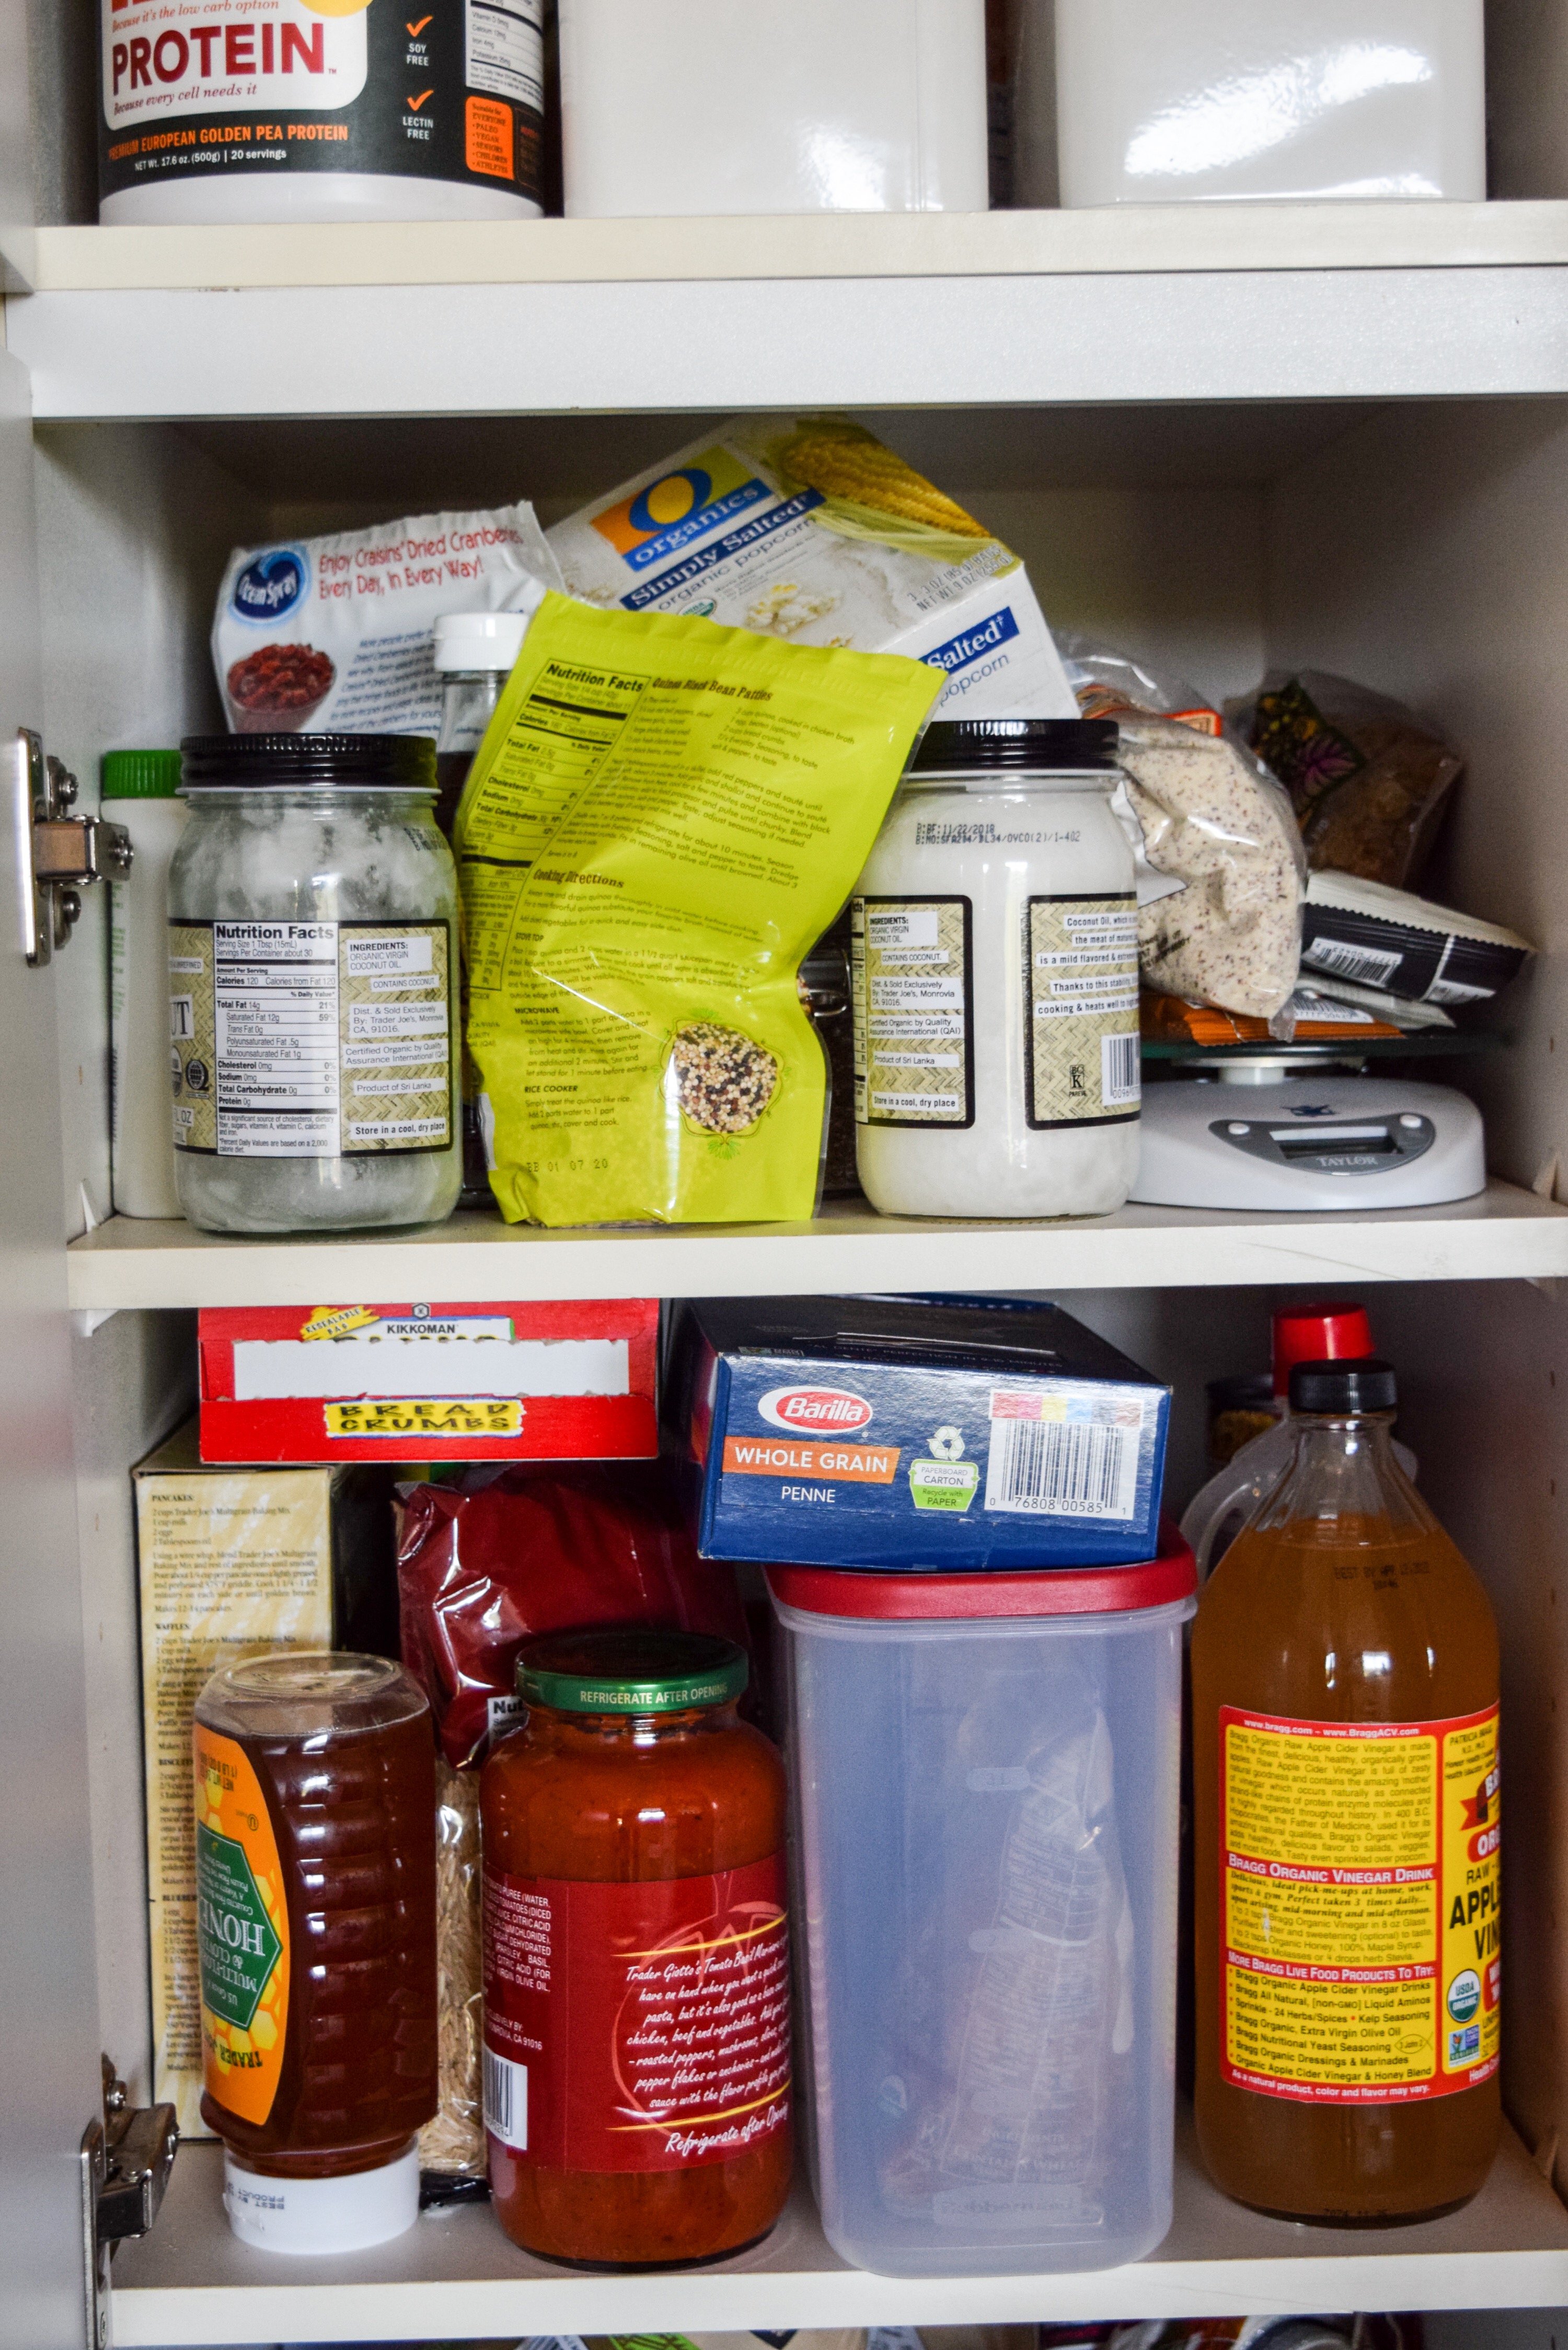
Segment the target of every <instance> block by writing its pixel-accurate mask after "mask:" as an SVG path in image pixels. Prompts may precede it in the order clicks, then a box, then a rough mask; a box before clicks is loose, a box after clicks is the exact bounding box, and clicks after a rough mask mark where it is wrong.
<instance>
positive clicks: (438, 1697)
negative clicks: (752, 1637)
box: [398, 1461, 748, 1771]
mask: <svg viewBox="0 0 1568 2350" xmlns="http://www.w3.org/2000/svg"><path fill="white" fill-rule="evenodd" d="M402 1503H403V1509H402V1524H401V1527H400V1536H399V1542H398V1604H399V1613H400V1621H401V1638H402V1651H403V1662H404V1664H405V1665H407V1667H408V1669H409V1670H410V1673H412V1675H413V1677H414V1679H416V1680H417V1681H418V1682H419V1684H420V1687H421V1689H422V1690H424V1692H425V1695H426V1696H427V1697H428V1698H429V1700H430V1703H431V1712H432V1713H433V1714H434V1716H435V1723H436V1735H437V1737H438V1739H439V1740H440V1742H441V1752H442V1753H443V1754H444V1755H445V1757H446V1759H447V1761H448V1762H449V1763H451V1764H452V1768H453V1770H455V1771H461V1770H464V1769H466V1768H470V1767H472V1766H473V1765H474V1764H476V1763H480V1762H482V1761H483V1757H484V1752H485V1748H486V1747H487V1745H488V1744H489V1742H490V1739H491V1736H492V1734H493V1732H494V1731H498V1730H501V1729H504V1727H505V1726H506V1725H507V1724H508V1723H509V1722H510V1721H514V1719H515V1718H516V1715H517V1714H518V1712H519V1711H521V1708H520V1706H519V1703H518V1700H517V1698H516V1695H515V1687H514V1674H515V1671H516V1665H517V1651H518V1649H519V1648H521V1647H522V1645H523V1643H524V1640H526V1639H528V1638H531V1637H532V1636H533V1635H534V1634H535V1632H556V1631H562V1630H566V1629H568V1628H570V1627H575V1626H576V1625H579V1624H659V1625H670V1626H675V1627H680V1629H681V1630H684V1631H691V1632H717V1633H719V1634H721V1635H722V1637H723V1638H725V1639H729V1640H738V1641H739V1642H741V1644H742V1646H746V1645H748V1643H747V1635H746V1618H745V1614H744V1611H743V1609H742V1606H741V1602H740V1598H739V1596H738V1594H737V1592H736V1589H735V1578H734V1573H733V1570H732V1568H731V1567H728V1566H725V1565H720V1564H718V1563H717V1562H715V1561H713V1560H711V1559H704V1558H699V1557H698V1555H697V1552H696V1548H695V1545H694V1544H693V1543H692V1541H691V1535H690V1534H689V1533H688V1532H687V1530H686V1526H685V1523H684V1521H683V1519H682V1518H681V1516H680V1513H679V1511H678V1510H677V1508H676V1506H675V1504H674V1503H673V1501H672V1499H671V1497H670V1493H669V1491H668V1489H667V1487H666V1485H665V1482H664V1479H663V1474H662V1472H661V1471H659V1468H658V1467H657V1466H656V1465H654V1464H652V1463H649V1464H648V1465H647V1466H643V1465H640V1464H639V1463H636V1462H613V1461H612V1462H599V1461H595V1462H592V1463H587V1464H585V1465H584V1466H583V1467H581V1468H576V1467H561V1468H549V1469H543V1468H533V1467H525V1466H521V1465H520V1466H518V1467H516V1468H508V1469H504V1470H502V1471H500V1472H499V1474H496V1473H494V1472H492V1471H484V1470H473V1471H468V1472H467V1473H466V1475H465V1476H464V1478H463V1479H462V1481H461V1482H459V1483H458V1484H456V1485H416V1486H414V1487H412V1488H411V1489H410V1488H405V1489H404V1490H403V1494H402Z"/></svg>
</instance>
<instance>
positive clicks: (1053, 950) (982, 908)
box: [851, 718, 1140, 1217]
mask: <svg viewBox="0 0 1568 2350" xmlns="http://www.w3.org/2000/svg"><path fill="white" fill-rule="evenodd" d="M1116 743H1117V733H1116V726H1115V724H1114V723H1112V722H1110V721H1109V720H1102V719H1083V720H1079V719H1056V718H972V719H960V720H958V721H956V722H951V723H944V722H938V723H936V724H934V725H931V726H928V727H927V729H926V732H925V733H924V735H923V736H922V738H921V741H920V743H919V749H918V750H917V751H916V753H915V755H914V758H913V759H912V760H911V762H910V764H909V771H908V773H907V774H906V775H905V777H904V780H903V784H902V785H901V786H900V789H899V792H898V798H897V799H896V800H895V801H894V803H893V806H892V808H891V810H890V811H889V813H888V818H887V821H886V822H885V823H884V825H883V827H882V830H881V832H880V833H879V835H878V836H877V844H876V846H875V847H874V848H873V849H872V851H871V855H870V858H868V860H867V866H866V869H865V871H864V872H863V873H862V875H861V877H860V879H859V882H858V884H857V889H856V895H855V898H854V899H853V901H852V911H851V920H852V923H853V938H852V950H853V953H852V968H853V975H854V983H855V1088H856V1109H855V1115H856V1123H857V1133H856V1144H857V1148H856V1156H857V1162H858V1165H859V1170H860V1181H861V1185H862V1187H863V1189H864V1191H865V1192H866V1196H867V1199H868V1200H869V1201H871V1204H872V1206H873V1207H875V1208H878V1209H880V1210H881V1211H882V1213H883V1214H884V1215H905V1216H1027V1217H1033V1216H1092V1215H1105V1214H1107V1213H1109V1211H1111V1210H1112V1209H1115V1208H1119V1207H1120V1206H1121V1205H1122V1203H1123V1201H1125V1200H1126V1198H1127V1193H1128V1191H1130V1190H1131V1188H1132V1184H1133V1180H1134V1178H1135V1177H1136V1175H1137V1162H1138V1109H1139V1099H1140V1096H1139V1066H1138V1063H1139V1050H1140V1047H1139V1036H1138V977H1137V895H1136V885H1135V879H1134V869H1133V854H1132V850H1131V848H1130V847H1129V846H1128V844H1127V835H1126V834H1125V833H1124V832H1123V830H1122V827H1121V826H1120V825H1119V823H1118V822H1117V821H1116V816H1115V814H1114V813H1113V811H1112V807H1111V795H1112V793H1113V792H1114V791H1115V789H1116V783H1117V779H1118V770H1117V767H1116Z"/></svg>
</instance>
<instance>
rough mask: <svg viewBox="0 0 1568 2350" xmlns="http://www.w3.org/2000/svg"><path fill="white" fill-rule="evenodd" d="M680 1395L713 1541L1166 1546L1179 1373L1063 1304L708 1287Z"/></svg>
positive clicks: (809, 1551)
mask: <svg viewBox="0 0 1568 2350" xmlns="http://www.w3.org/2000/svg"><path fill="white" fill-rule="evenodd" d="M667 1394H668V1397H669V1406H670V1423H671V1433H672V1437H673V1440H674V1444H675V1448H676V1451H677V1452H678V1455H679V1456H680V1459H681V1461H682V1462H683V1464H684V1466H683V1476H684V1481H685V1486H686V1491H687V1494H688V1499H689V1505H690V1508H691V1515H692V1520H693V1525H694V1530H695V1533H696V1536H697V1544H698V1548H699V1549H700V1550H701V1552H702V1553H703V1555H704V1556H706V1557H710V1558H733V1559H742V1558H744V1559H762V1560H764V1561H777V1560H789V1561H792V1562H794V1561H798V1562H799V1563H801V1564H803V1565H815V1566H847V1567H886V1568H889V1569H898V1570H901V1571H905V1572H907V1571H909V1570H910V1569H916V1570H919V1569H929V1570H930V1571H932V1572H941V1571H944V1570H945V1571H947V1572H950V1573H951V1572H959V1573H961V1572H963V1571H965V1570H967V1569H971V1568H980V1567H987V1566H1002V1565H1008V1566H1097V1565H1127V1564H1130V1563H1132V1562H1135V1561H1137V1560H1139V1559H1145V1558H1152V1557H1153V1556H1154V1555H1155V1554H1156V1551H1157V1548H1158V1519H1159V1498H1160V1488H1161V1484H1162V1482H1163V1480H1164V1471H1165V1446H1166V1433H1167V1428H1168V1419H1169V1411H1170V1390H1169V1388H1166V1387H1162V1386H1161V1385H1160V1384H1159V1382H1158V1380H1156V1379H1152V1378H1150V1377H1149V1376H1148V1374H1147V1371H1140V1370H1139V1369H1138V1367H1137V1364H1136V1363H1131V1362H1129V1361H1128V1360H1127V1357H1126V1356H1125V1355H1122V1354H1119V1353H1118V1352H1117V1350H1116V1347H1112V1346H1109V1345H1107V1344H1106V1340H1105V1339H1103V1338H1098V1337H1096V1336H1095V1333H1094V1332H1093V1331H1092V1330H1087V1329H1085V1327H1084V1326H1083V1324H1082V1323H1081V1322H1075V1321H1074V1320H1073V1319H1072V1317H1071V1316H1070V1315H1066V1314H1064V1313H1062V1312H1060V1311H1059V1309H1058V1308H1056V1307H1055V1306H1053V1305H1033V1304H1023V1303H1019V1304H1013V1303H1012V1301H1006V1302H1002V1301H996V1302H991V1301H975V1302H973V1303H962V1304H959V1303H944V1302H941V1301H939V1300H935V1299H932V1300H923V1299H918V1298H909V1299H902V1298H887V1297H869V1298H857V1297H822V1298H815V1297H791V1298H774V1299H758V1300H748V1301H745V1302H744V1303H740V1302H735V1301H732V1300H728V1299H705V1300H701V1301H693V1302H692V1303H691V1304H689V1305H686V1306H684V1307H683V1308H681V1309H680V1314H679V1315H678V1318H677V1320H676V1323H675V1325H674V1327H673V1331H672V1334H671V1353H670V1378H669V1381H668V1387H667Z"/></svg>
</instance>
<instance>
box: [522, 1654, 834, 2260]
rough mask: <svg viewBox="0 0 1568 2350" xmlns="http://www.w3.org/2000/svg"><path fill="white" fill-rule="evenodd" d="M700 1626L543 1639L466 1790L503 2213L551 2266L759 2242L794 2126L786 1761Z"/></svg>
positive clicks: (783, 2177)
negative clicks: (470, 1801)
mask: <svg viewBox="0 0 1568 2350" xmlns="http://www.w3.org/2000/svg"><path fill="white" fill-rule="evenodd" d="M747 1670H748V1668H747V1660H746V1657H745V1653H744V1651H743V1650H742V1649H741V1648H737V1647H735V1646H734V1645H733V1644H732V1642H730V1641H728V1640H721V1639H716V1638H711V1637H710V1636H709V1635H707V1634H703V1633H694V1632H665V1631H650V1630H644V1629H638V1628H631V1627H627V1628H624V1629H613V1630H600V1631H587V1632H558V1633H552V1634H550V1635H548V1636H546V1637H545V1638H540V1639H536V1640H532V1641H530V1642H529V1643H528V1644H527V1645H526V1646H525V1647H524V1649H523V1651H522V1654H521V1657H520V1659H519V1662H518V1668H517V1688H518V1693H519V1695H520V1696H521V1697H522V1699H523V1700H524V1703H525V1704H526V1706H527V1708H528V1713H527V1718H526V1721H524V1725H523V1727H522V1728H521V1729H520V1730H519V1731H516V1732H514V1734H513V1735H512V1736H511V1737H509V1738H507V1739H506V1740H505V1741H504V1742H503V1743H502V1744H501V1745H499V1746H498V1747H496V1748H495V1750H494V1751H493V1753H492V1755H491V1757H490V1760H489V1762H488V1763H486V1764H485V1766H484V1775H483V1782H482V1784H481V1790H480V1815H481V1827H482V1834H483V1849H484V1890H483V1917H484V2043H485V2044H484V2120H485V2130H486V2134H487V2137H488V2142H489V2149H490V2184H491V2190H492V2194H493V2199H494V2206H495V2211H496V2216H497V2218H498V2219H499V2220H500V2221H501V2224H502V2226H503V2227H504V2229H505V2230H506V2232H507V2234H508V2235H509V2236H510V2237H511V2238H512V2239H513V2241H514V2242H515V2243H518V2244H521V2245H523V2246H524V2249H525V2250H527V2251H531V2252H538V2253H543V2254H545V2256H546V2257H547V2258H549V2259H552V2260H558V2261H563V2262H569V2263H580V2264H583V2265H586V2266H591V2267H596V2268H597V2267H609V2268H644V2267H659V2266H663V2265H666V2264H675V2263H680V2264H683V2265H684V2264H687V2263H690V2262H694V2261H704V2260H713V2259H716V2258H718V2257H719V2256H721V2255H722V2254H724V2253H728V2252H732V2251H738V2250H740V2248H741V2247H742V2246H743V2245H746V2244H751V2243H754V2242H755V2241H756V2240H757V2239H758V2238H759V2237H760V2236H763V2235H764V2234H765V2233H766V2231H767V2230H768V2229H770V2228H771V2227H772V2226H773V2224H774V2220H776V2219H777V2218H778V2216H779V2213H780V2211H781V2210H783V2208H784V2199H785V2197H786V2196H787V2194H788V2192H789V2182H790V2164H791V2154H792V2140H791V2103H790V1987H789V1940H788V1922H787V1915H786V1908H785V1898H784V1767H783V1765H782V1763H781V1762H780V1760H779V1757H778V1755H777V1754H776V1752H774V1748H773V1747H772V1746H771V1745H770V1744H769V1742H768V1741H767V1740H766V1739H765V1738H764V1737H763V1735H762V1734H761V1732H760V1731H756V1730H753V1729H752V1728H751V1727H750V1726H749V1725H748V1724H746V1723H745V1722H742V1721H741V1719H740V1717H739V1715H738V1714H737V1713H736V1711H735V1706H736V1700H738V1699H739V1698H740V1697H741V1695H742V1692H743V1690H744V1689H745V1686H746V1679H747Z"/></svg>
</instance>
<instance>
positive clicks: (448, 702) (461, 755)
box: [435, 612, 532, 840]
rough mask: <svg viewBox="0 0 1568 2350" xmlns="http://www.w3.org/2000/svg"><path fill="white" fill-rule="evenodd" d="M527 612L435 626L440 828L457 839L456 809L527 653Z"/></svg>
mask: <svg viewBox="0 0 1568 2350" xmlns="http://www.w3.org/2000/svg"><path fill="white" fill-rule="evenodd" d="M531 617H532V615H531V614H529V613H527V612H447V613H443V615H442V616H441V619H439V620H438V621H437V622H436V624H435V668H436V675H437V676H438V677H439V678H440V680H441V734H440V737H439V739H438V741H437V743H436V781H437V783H438V784H439V785H440V786H441V794H440V797H439V798H438V799H437V801H436V812H435V816H436V822H437V824H438V825H440V827H441V830H442V832H444V833H445V835H446V837H447V838H448V839H449V840H450V839H451V838H452V823H453V821H454V819H455V817H456V816H457V804H458V802H459V800H460V799H461V798H462V787H463V785H464V784H465V783H467V781H468V771H469V769H470V767H472V764H473V754H474V753H475V752H476V751H477V750H478V748H479V746H480V744H481V743H482V742H483V740H484V730H485V728H486V727H487V726H488V725H489V723H490V722H491V720H492V718H493V716H494V715H495V705H496V703H497V702H499V701H500V699H501V689H502V687H503V686H504V684H505V682H506V680H507V678H508V677H509V676H510V675H511V672H512V670H513V668H514V665H515V662H516V660H517V656H518V654H519V653H520V652H521V651H522V650H523V639H524V637H525V636H526V635H527V633H528V622H529V619H531Z"/></svg>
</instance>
